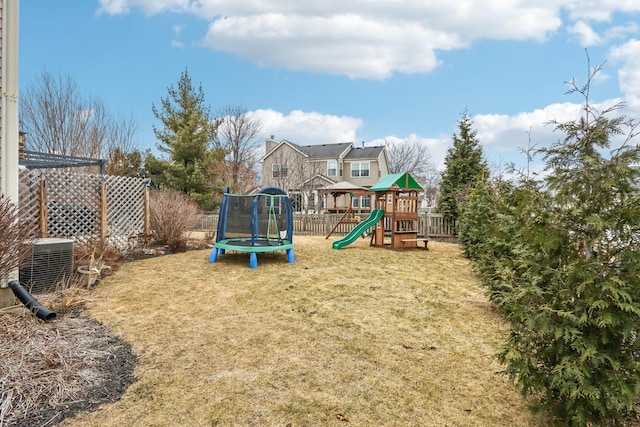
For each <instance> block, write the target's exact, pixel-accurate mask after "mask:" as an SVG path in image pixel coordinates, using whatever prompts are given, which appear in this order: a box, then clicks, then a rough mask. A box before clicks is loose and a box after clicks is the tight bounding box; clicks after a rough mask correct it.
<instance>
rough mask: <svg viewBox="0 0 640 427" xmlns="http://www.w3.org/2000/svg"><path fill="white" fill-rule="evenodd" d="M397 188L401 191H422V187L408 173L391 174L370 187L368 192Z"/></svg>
mask: <svg viewBox="0 0 640 427" xmlns="http://www.w3.org/2000/svg"><path fill="white" fill-rule="evenodd" d="M394 186H397V187H399V188H401V189H403V190H422V186H421V185H420V184H418V182H417V181H416V180H415V179H413V177H412V176H411V175H409V173H408V172H405V173H402V172H401V173H392V174H389V175H387V176H385V177H383V178H382V179H381V180H380V181H378V182H376V183H375V184H373V185H372V186H371V188H370V189H369V191H387V190H389V189H390V188H391V187H394Z"/></svg>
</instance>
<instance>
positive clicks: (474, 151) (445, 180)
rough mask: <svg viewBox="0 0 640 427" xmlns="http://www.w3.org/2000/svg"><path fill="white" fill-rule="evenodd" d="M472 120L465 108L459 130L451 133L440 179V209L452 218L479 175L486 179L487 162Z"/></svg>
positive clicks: (455, 217)
mask: <svg viewBox="0 0 640 427" xmlns="http://www.w3.org/2000/svg"><path fill="white" fill-rule="evenodd" d="M472 127H473V122H472V121H471V118H470V117H469V114H468V113H467V111H465V112H464V113H463V115H462V118H461V119H460V120H458V131H459V134H455V133H454V135H453V146H452V147H451V148H449V150H448V151H447V156H446V157H445V161H444V162H445V170H444V171H443V172H442V179H441V181H440V200H439V202H438V209H439V211H440V212H441V213H442V214H443V215H444V216H445V217H447V218H451V219H453V220H454V221H455V220H457V219H458V216H459V215H460V209H461V204H462V202H463V201H464V198H465V197H466V195H467V194H468V192H469V191H470V189H471V188H472V187H473V185H474V184H475V183H476V181H477V180H478V179H486V177H487V174H488V168H487V164H486V162H485V160H484V158H483V153H482V146H481V145H480V141H479V140H478V136H477V133H476V131H475V130H473V128H472Z"/></svg>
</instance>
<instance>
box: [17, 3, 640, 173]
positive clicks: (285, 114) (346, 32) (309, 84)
mask: <svg viewBox="0 0 640 427" xmlns="http://www.w3.org/2000/svg"><path fill="white" fill-rule="evenodd" d="M639 18H640V2H638V1H637V0H459V1H448V2H445V1H429V0H341V1H336V0H323V1H315V2H306V1H292V0H98V1H89V0H83V1H79V0H76V1H63V2H54V1H50V0H22V1H21V2H20V53H19V59H20V62H19V83H20V90H21V91H22V90H24V89H25V88H27V87H29V86H30V85H34V84H35V83H36V82H37V81H38V78H39V77H40V76H41V75H42V73H43V72H45V71H46V72H47V73H50V74H52V75H54V76H58V75H60V76H70V77H72V78H73V80H74V81H75V82H76V83H77V84H78V87H79V90H80V91H81V92H82V93H83V94H86V95H90V96H92V97H97V98H99V99H100V100H101V101H102V102H103V103H104V105H105V106H106V107H107V110H108V111H109V112H111V113H112V114H113V115H114V116H116V117H122V118H124V117H130V116H132V117H134V119H135V121H136V123H137V125H138V146H139V148H140V149H143V150H145V149H147V148H149V149H152V150H154V149H155V148H154V147H156V144H157V141H156V139H155V136H154V133H153V126H158V125H159V124H160V123H159V121H158V120H157V119H156V118H155V117H154V115H153V113H152V106H153V105H156V106H159V105H160V102H161V100H162V98H166V97H167V93H168V92H167V91H168V88H169V87H170V86H172V85H173V86H176V84H177V82H178V80H179V79H180V76H181V74H182V73H183V72H184V71H185V70H187V71H188V73H189V75H190V77H191V80H192V83H193V84H194V85H196V86H197V85H201V86H202V89H203V92H204V95H205V100H206V104H207V105H209V106H210V108H211V111H212V112H216V111H217V110H222V109H223V108H224V107H226V106H230V105H232V106H243V107H244V108H246V109H247V110H248V111H250V112H251V113H252V114H253V116H254V117H255V118H256V119H258V120H260V123H261V125H262V134H263V135H262V137H263V138H265V139H266V138H268V137H270V136H273V137H274V138H275V139H276V140H278V141H280V140H282V139H287V140H289V141H291V142H294V143H296V144H300V145H312V144H328V143H338V142H354V143H356V144H358V145H359V144H363V143H364V144H366V145H381V144H383V143H385V141H388V142H391V141H393V142H395V143H407V142H408V143H419V144H421V145H423V146H424V148H425V150H427V152H428V153H429V157H430V162H431V163H432V164H433V166H434V167H436V168H438V169H442V168H443V165H444V159H445V156H446V153H447V150H448V149H449V148H450V147H451V146H452V143H453V140H452V137H453V135H454V133H457V123H458V121H459V120H460V118H461V117H462V114H463V113H465V112H467V113H468V114H469V116H470V118H471V120H472V122H473V128H474V130H475V131H476V132H477V135H478V139H479V141H480V143H481V145H482V148H483V151H484V155H485V158H486V160H487V162H488V164H489V166H490V167H491V168H492V170H494V171H499V170H502V169H504V168H505V167H506V165H507V164H508V163H510V162H514V163H515V164H516V166H517V167H521V168H524V167H525V165H527V158H526V156H525V154H524V153H523V150H525V149H526V148H527V147H530V146H531V147H535V148H542V147H545V146H549V145H550V144H552V143H554V142H556V141H558V140H560V139H562V135H561V134H559V133H558V132H554V126H552V125H550V124H549V122H550V121H552V120H555V121H558V122H565V121H569V120H574V119H576V118H577V117H578V116H579V114H580V107H581V105H582V104H583V101H584V100H583V99H582V98H581V97H580V96H578V95H576V94H573V95H571V94H567V93H566V92H567V90H568V88H569V87H568V86H567V82H568V81H570V80H572V79H575V81H576V82H577V83H578V84H579V85H582V84H584V83H585V81H586V78H587V76H588V74H589V73H588V71H589V61H590V64H591V67H594V66H597V65H602V70H601V71H600V72H599V73H598V74H597V75H596V79H595V80H594V82H593V84H592V86H591V93H590V101H591V103H593V104H594V105H596V106H602V107H603V108H604V107H605V106H610V105H613V104H615V103H618V102H623V103H624V105H625V106H624V108H623V109H622V110H619V111H618V113H619V114H625V115H627V116H628V117H632V118H640V23H639ZM587 58H589V61H588V60H587ZM18 102H19V100H18ZM541 162H542V160H541V159H539V158H535V159H533V161H532V162H531V163H530V164H529V165H528V166H529V167H531V168H534V169H535V168H542V163H541Z"/></svg>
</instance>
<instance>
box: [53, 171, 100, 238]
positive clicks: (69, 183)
mask: <svg viewBox="0 0 640 427" xmlns="http://www.w3.org/2000/svg"><path fill="white" fill-rule="evenodd" d="M43 177H44V178H45V179H46V192H47V233H48V236H49V237H66V238H73V239H74V240H78V241H86V240H87V239H89V238H91V237H94V236H96V235H98V234H99V233H100V176H99V175H91V174H87V173H74V172H70V171H65V170H59V169H56V170H48V171H46V172H45V173H43Z"/></svg>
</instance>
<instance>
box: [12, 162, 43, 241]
mask: <svg viewBox="0 0 640 427" xmlns="http://www.w3.org/2000/svg"><path fill="white" fill-rule="evenodd" d="M41 175H42V173H41V171H40V170H33V171H29V170H20V180H19V183H18V185H19V196H18V197H19V198H20V220H21V221H22V222H26V223H27V224H31V225H32V226H33V235H34V236H36V237H41V233H40V228H39V226H40V224H39V220H40V181H41V177H40V176H41Z"/></svg>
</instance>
